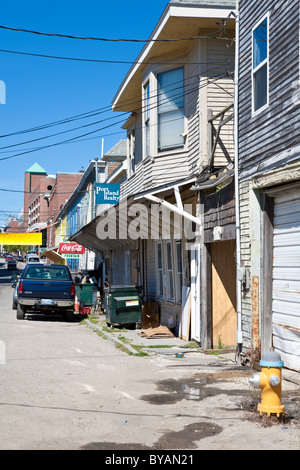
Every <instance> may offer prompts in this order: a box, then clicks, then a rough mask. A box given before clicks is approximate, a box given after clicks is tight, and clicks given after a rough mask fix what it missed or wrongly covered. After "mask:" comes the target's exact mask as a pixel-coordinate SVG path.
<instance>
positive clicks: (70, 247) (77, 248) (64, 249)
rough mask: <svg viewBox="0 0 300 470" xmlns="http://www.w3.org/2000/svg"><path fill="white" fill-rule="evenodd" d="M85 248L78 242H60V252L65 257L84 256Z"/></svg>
mask: <svg viewBox="0 0 300 470" xmlns="http://www.w3.org/2000/svg"><path fill="white" fill-rule="evenodd" d="M84 252H85V248H84V246H82V245H79V244H78V243H60V244H59V253H60V254H61V255H62V257H63V258H65V259H68V258H70V259H72V258H73V259H74V258H77V259H78V258H82V255H83V253H84Z"/></svg>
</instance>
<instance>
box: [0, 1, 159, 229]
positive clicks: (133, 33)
mask: <svg viewBox="0 0 300 470" xmlns="http://www.w3.org/2000/svg"><path fill="white" fill-rule="evenodd" d="M167 4H168V1H167V0H151V2H150V3H149V2H147V3H146V2H141V1H140V0H130V1H126V2H125V1H124V0H115V1H114V2H103V1H100V0H98V1H96V0H85V2H80V1H74V0H73V1H69V0H67V1H66V0H60V1H57V0H52V1H51V2H41V1H30V0H29V1H27V2H24V1H23V0H22V1H21V0H17V1H14V2H2V4H1V15H0V25H3V26H9V27H13V28H20V29H29V30H35V31H41V32H48V33H58V34H69V35H74V36H93V37H103V38H134V39H146V38H148V37H149V36H150V34H151V32H152V31H153V29H154V27H155V26H156V24H157V22H158V20H159V18H160V16H161V15H162V13H163V11H164V9H165V7H166V5H167ZM149 6H150V8H149ZM142 47H143V44H142V43H138V44H136V43H124V42H118V43H112V42H99V41H82V40H75V39H64V38H55V37H46V36H38V35H33V34H28V33H23V32H14V31H8V30H3V29H0V49H5V50H10V51H19V52H30V53H36V54H46V55H56V56H65V57H80V58H89V59H103V60H116V61H118V60H125V61H127V60H128V61H134V60H135V59H136V57H137V55H138V53H139V52H140V50H141V49H142ZM129 67H130V65H128V64H127V65H126V64H101V63H89V62H74V61H67V60H66V61H64V60H56V59H48V58H38V57H30V56H25V55H24V56H23V55H18V54H12V53H5V52H0V80H2V81H4V82H5V86H6V104H5V105H2V104H1V105H0V136H3V135H6V134H11V133H13V132H18V131H22V130H25V129H29V128H32V127H36V126H40V125H44V124H47V123H50V122H53V121H58V120H61V119H65V118H68V117H71V116H75V115H78V114H82V113H87V112H89V111H92V110H95V109H99V108H103V107H108V106H109V107H111V101H112V99H113V97H114V95H115V93H116V91H117V89H118V87H119V85H120V83H121V81H122V80H123V78H124V76H125V75H126V73H127V71H128V69H129ZM111 116H114V120H112V121H108V122H104V123H103V124H98V125H94V126H90V127H86V128H83V129H78V130H76V131H72V132H69V133H66V134H62V135H60V136H56V137H52V138H49V139H45V140H41V141H38V142H32V143H26V142H28V141H30V140H32V139H37V138H41V137H44V136H47V135H50V134H54V133H57V132H61V131H64V130H67V129H72V128H74V127H79V126H81V125H85V124H89V123H92V122H95V121H99V120H100V119H107V118H109V117H111ZM121 119H122V118H121V117H120V116H118V114H117V113H112V112H111V111H109V112H106V113H105V114H101V115H97V116H94V117H91V118H88V119H84V120H79V121H75V122H73V123H69V124H64V125H61V126H55V127H51V128H49V129H44V130H41V131H39V132H30V133H27V134H20V135H17V136H11V137H2V138H0V159H1V158H5V157H8V156H12V155H15V154H17V153H21V152H22V151H27V150H29V149H33V148H38V147H40V146H43V145H47V144H52V143H55V142H59V141H62V140H66V139H70V138H72V137H75V136H78V135H81V134H84V133H86V132H90V131H93V130H95V129H97V128H99V127H101V125H103V126H104V125H109V124H112V123H113V122H116V121H119V120H121ZM107 134H115V135H110V136H108V135H107ZM95 135H96V136H98V137H97V138H93V139H91V138H89V140H83V141H82V142H77V143H69V144H65V145H59V146H56V147H52V148H49V149H44V150H40V151H36V152H31V153H28V154H25V155H22V156H18V157H15V158H10V159H8V160H2V161H1V160H0V188H4V189H9V190H19V191H23V189H24V172H25V171H26V170H27V169H28V168H29V167H30V166H31V165H32V164H33V163H35V162H38V163H39V164H40V165H41V166H42V167H43V168H44V169H45V170H46V171H47V172H48V174H56V173H57V172H58V171H60V172H72V171H78V170H80V169H82V168H84V169H86V168H87V166H88V164H89V161H90V160H92V159H93V158H95V157H97V156H98V157H100V156H101V142H102V137H104V151H108V150H109V149H110V148H111V147H112V146H113V145H114V144H115V143H116V142H118V140H119V139H120V138H124V137H125V134H124V132H123V131H122V129H121V124H118V125H116V126H114V127H111V128H109V129H107V130H104V131H103V132H102V133H100V132H99V133H98V134H95ZM87 137H95V136H94V135H91V136H87ZM16 144H20V145H19V146H15V147H10V148H3V147H8V146H12V145H16ZM22 205H23V194H22V193H13V192H3V191H0V225H2V223H3V222H4V221H5V220H6V218H7V216H8V215H9V214H10V213H15V212H14V211H18V210H19V209H20V208H21V207H22Z"/></svg>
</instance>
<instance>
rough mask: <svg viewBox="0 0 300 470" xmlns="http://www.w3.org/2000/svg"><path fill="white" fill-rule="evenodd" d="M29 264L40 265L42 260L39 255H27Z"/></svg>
mask: <svg viewBox="0 0 300 470" xmlns="http://www.w3.org/2000/svg"><path fill="white" fill-rule="evenodd" d="M26 260H27V263H39V262H40V258H39V257H38V255H35V254H32V255H27V256H26Z"/></svg>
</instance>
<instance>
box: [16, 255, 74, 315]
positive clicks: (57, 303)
mask: <svg viewBox="0 0 300 470" xmlns="http://www.w3.org/2000/svg"><path fill="white" fill-rule="evenodd" d="M17 299H18V300H17V319H18V320H24V318H25V315H26V313H27V312H29V311H31V312H32V313H63V315H64V316H65V319H66V320H71V319H72V317H73V313H74V300H75V285H74V282H73V280H72V277H71V274H70V271H69V268H68V267H67V266H62V265H54V264H53V265H44V264H40V263H29V264H28V265H27V266H26V267H25V269H24V271H23V273H22V275H21V277H20V280H19V282H18V286H17Z"/></svg>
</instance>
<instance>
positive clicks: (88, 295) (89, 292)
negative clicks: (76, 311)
mask: <svg viewBox="0 0 300 470" xmlns="http://www.w3.org/2000/svg"><path fill="white" fill-rule="evenodd" d="M94 290H95V286H94V284H84V283H82V284H77V285H76V287H75V294H76V295H77V297H78V301H79V304H80V306H81V307H87V306H91V305H92V304H93V292H94Z"/></svg>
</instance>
